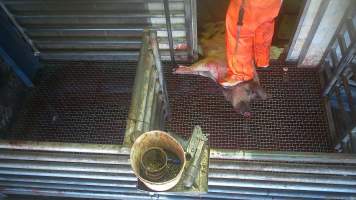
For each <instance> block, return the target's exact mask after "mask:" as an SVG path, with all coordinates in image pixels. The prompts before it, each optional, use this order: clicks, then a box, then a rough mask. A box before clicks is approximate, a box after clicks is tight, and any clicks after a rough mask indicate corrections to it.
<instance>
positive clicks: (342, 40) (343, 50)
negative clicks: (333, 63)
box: [337, 32, 347, 56]
mask: <svg viewBox="0 0 356 200" xmlns="http://www.w3.org/2000/svg"><path fill="white" fill-rule="evenodd" d="M344 33H345V32H344ZM337 41H338V43H339V46H340V50H341V55H342V56H344V55H345V54H346V53H347V47H346V44H345V38H344V36H343V35H342V34H340V33H339V34H338V36H337Z"/></svg>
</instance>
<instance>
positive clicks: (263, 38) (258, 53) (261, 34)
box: [254, 20, 274, 67]
mask: <svg viewBox="0 0 356 200" xmlns="http://www.w3.org/2000/svg"><path fill="white" fill-rule="evenodd" d="M273 32H274V20H273V21H269V22H265V23H263V24H261V25H260V26H259V27H257V29H256V31H255V41H254V53H255V62H256V65H257V67H267V66H268V65H269V54H270V48H271V44H272V38H273Z"/></svg>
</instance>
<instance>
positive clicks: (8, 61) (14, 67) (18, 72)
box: [0, 47, 34, 88]
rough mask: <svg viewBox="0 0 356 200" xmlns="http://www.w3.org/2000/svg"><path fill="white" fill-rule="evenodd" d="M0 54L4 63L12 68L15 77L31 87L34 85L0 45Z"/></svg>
mask: <svg viewBox="0 0 356 200" xmlns="http://www.w3.org/2000/svg"><path fill="white" fill-rule="evenodd" d="M0 56H1V57H2V58H3V60H4V62H5V64H7V65H9V66H10V67H11V68H12V70H14V72H15V74H16V75H17V77H18V78H19V79H20V80H21V81H22V82H23V83H24V84H25V85H26V86H27V87H30V88H32V87H33V86H34V85H33V83H32V81H31V79H30V78H29V77H28V76H27V75H26V74H25V73H24V72H23V71H22V69H21V68H20V67H19V66H18V65H17V64H16V63H15V61H14V60H13V59H12V58H11V57H10V56H9V55H8V54H7V53H6V52H5V51H4V49H3V48H1V47H0Z"/></svg>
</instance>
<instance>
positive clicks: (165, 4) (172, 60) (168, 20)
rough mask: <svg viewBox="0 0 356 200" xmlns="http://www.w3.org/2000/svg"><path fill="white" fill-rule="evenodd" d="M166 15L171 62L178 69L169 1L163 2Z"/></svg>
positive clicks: (164, 0)
mask: <svg viewBox="0 0 356 200" xmlns="http://www.w3.org/2000/svg"><path fill="white" fill-rule="evenodd" d="M163 7H164V14H165V17H166V28H167V33H168V41H169V50H170V56H171V62H172V65H173V67H177V63H176V60H175V56H174V47H173V45H174V44H173V34H172V25H171V13H170V12H169V2H168V0H163Z"/></svg>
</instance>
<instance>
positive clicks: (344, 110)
mask: <svg viewBox="0 0 356 200" xmlns="http://www.w3.org/2000/svg"><path fill="white" fill-rule="evenodd" d="M355 69H356V12H355V5H354V4H353V5H352V6H351V7H350V8H349V10H348V12H347V13H346V14H345V17H344V19H343V21H342V23H341V24H340V26H339V28H338V31H337V33H336V35H335V36H334V38H333V40H332V41H331V43H330V45H329V50H328V51H327V52H326V54H325V56H324V59H323V61H322V79H323V82H324V86H325V87H324V89H323V91H322V95H323V96H324V97H325V98H326V102H327V103H328V104H330V107H329V108H328V110H329V113H328V115H329V116H328V117H329V121H330V124H331V125H332V129H333V130H332V133H333V135H332V137H333V141H334V144H335V148H336V149H337V150H338V151H342V152H353V153H355V152H356V105H355V101H356V97H355V95H356V84H355V83H356V82H355V81H356V74H355V72H356V70H355ZM334 122H335V123H334ZM334 124H335V125H334Z"/></svg>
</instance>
